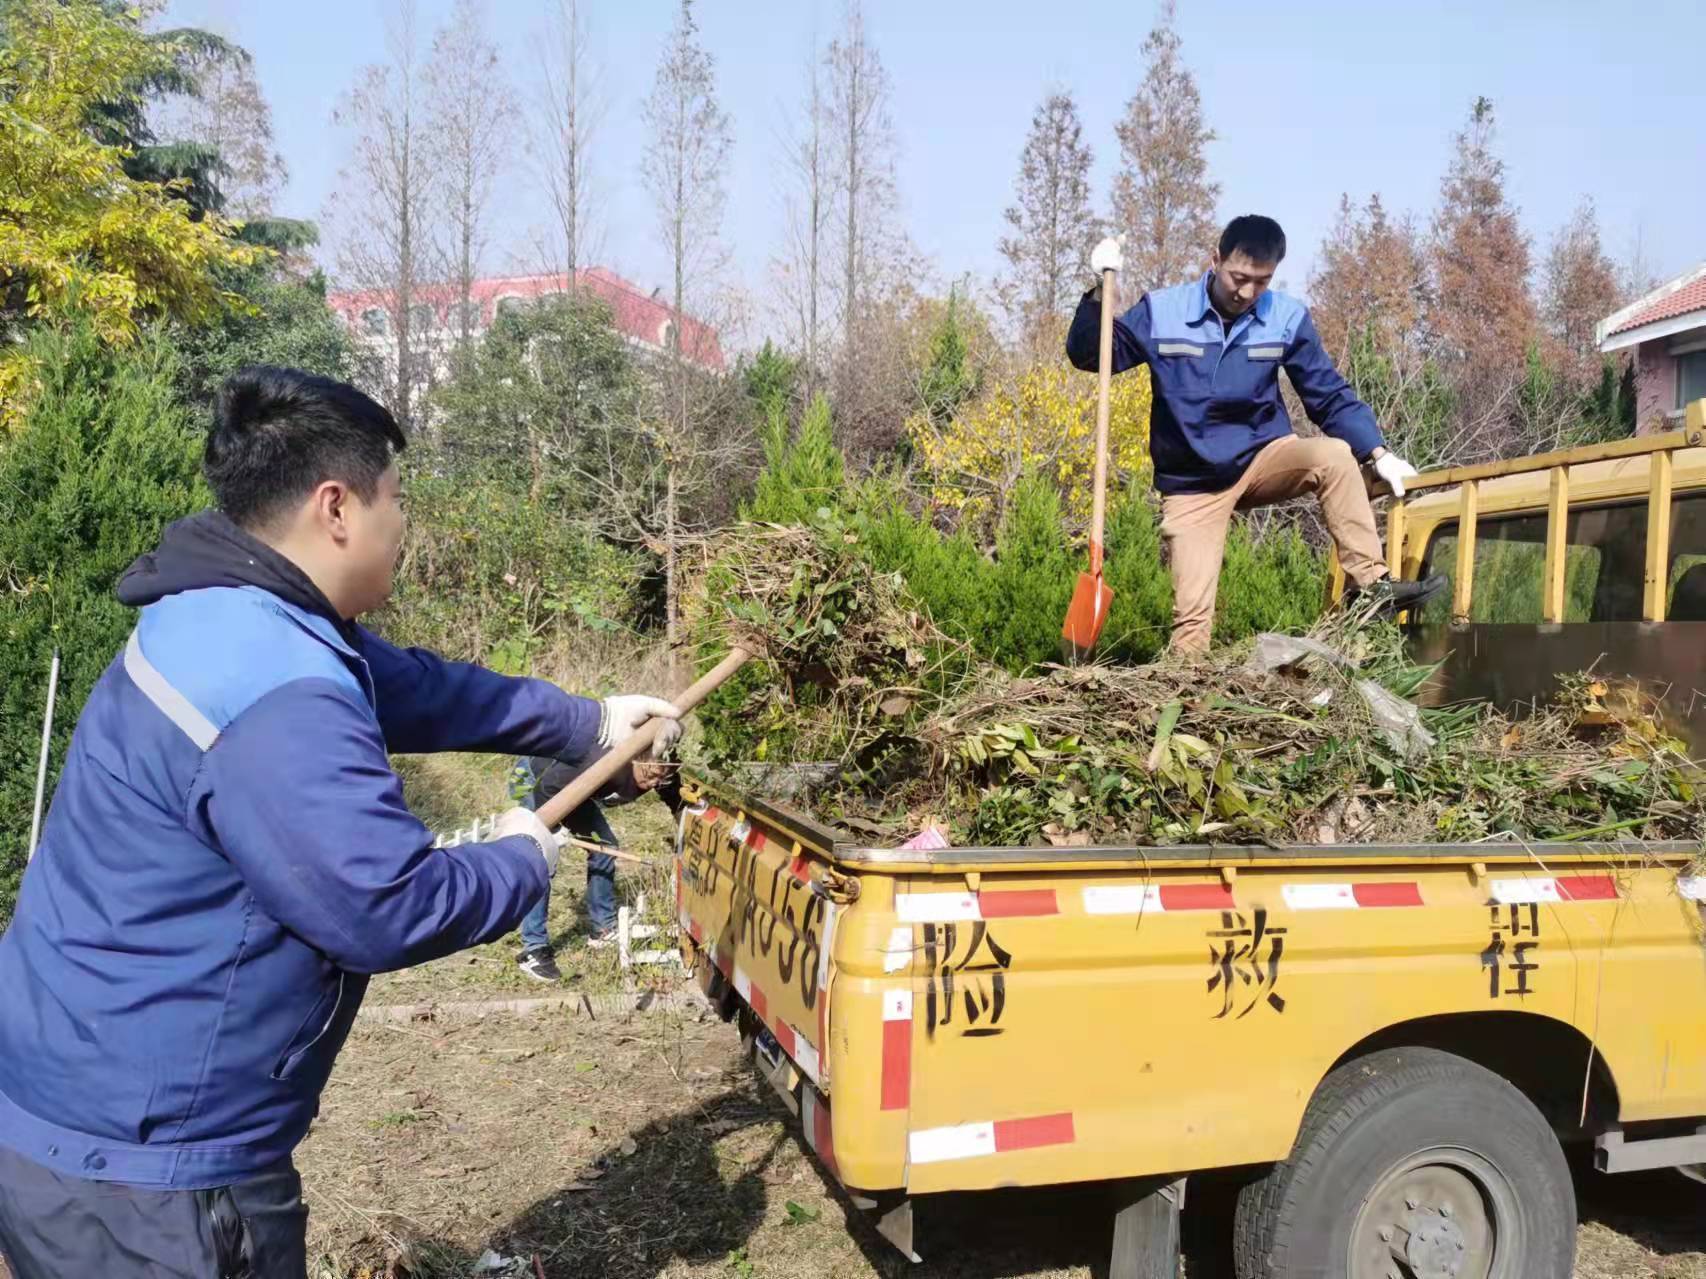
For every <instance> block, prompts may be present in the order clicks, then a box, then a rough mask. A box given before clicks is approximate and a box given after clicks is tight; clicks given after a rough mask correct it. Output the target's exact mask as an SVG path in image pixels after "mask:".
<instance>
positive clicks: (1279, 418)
mask: <svg viewBox="0 0 1706 1279" xmlns="http://www.w3.org/2000/svg"><path fill="white" fill-rule="evenodd" d="M1213 274H1214V273H1213V272H1212V271H1211V272H1208V273H1206V274H1205V275H1204V276H1203V277H1202V279H1200V280H1197V281H1196V282H1195V283H1192V284H1179V285H1175V286H1173V287H1172V288H1168V289H1156V290H1155V291H1154V292H1152V293H1146V294H1144V296H1143V297H1142V299H1140V300H1139V302H1138V304H1137V305H1136V306H1134V307H1132V308H1131V310H1129V311H1127V312H1126V313H1125V314H1124V315H1122V316H1119V317H1117V318H1116V319H1115V320H1114V367H1113V371H1114V372H1115V373H1121V372H1124V371H1125V370H1126V369H1129V368H1133V367H1135V366H1137V365H1139V364H1147V365H1148V366H1149V377H1150V384H1151V386H1152V388H1153V390H1154V398H1153V399H1152V400H1151V403H1150V410H1149V453H1150V457H1151V458H1152V459H1153V460H1154V464H1155V487H1156V488H1158V489H1159V490H1161V492H1163V493H1218V492H1220V491H1221V490H1222V489H1227V488H1230V487H1231V486H1232V485H1234V484H1236V483H1237V482H1238V479H1239V477H1240V476H1242V475H1243V474H1244V470H1245V468H1246V467H1248V466H1249V465H1250V462H1251V459H1253V458H1254V457H1255V456H1256V454H1257V453H1258V452H1259V451H1260V450H1261V449H1262V447H1263V446H1264V445H1266V444H1271V443H1272V442H1273V441H1275V440H1277V439H1280V438H1281V437H1282V436H1286V435H1290V434H1291V419H1290V417H1288V416H1287V414H1286V411H1285V402H1284V401H1283V400H1282V399H1281V398H1280V389H1279V371H1280V370H1281V369H1282V368H1283V369H1284V370H1285V371H1286V374H1287V376H1289V377H1290V378H1291V384H1292V386H1293V387H1294V388H1295V389H1296V391H1297V395H1298V398H1299V399H1300V400H1302V401H1303V407H1304V409H1305V411H1307V412H1308V414H1309V420H1310V421H1311V422H1313V423H1315V425H1316V426H1318V427H1320V428H1321V429H1322V430H1323V431H1325V432H1326V433H1327V434H1328V435H1331V436H1334V437H1336V438H1337V439H1341V440H1343V441H1344V442H1345V443H1346V444H1348V445H1350V446H1351V451H1352V452H1353V453H1355V454H1356V456H1357V459H1358V460H1359V461H1363V460H1366V459H1367V458H1368V455H1369V454H1370V453H1372V452H1374V450H1375V449H1377V448H1379V447H1380V445H1381V443H1382V441H1381V437H1380V428H1379V427H1378V426H1376V425H1375V421H1374V414H1373V412H1371V411H1370V409H1369V407H1368V405H1366V404H1364V403H1363V402H1362V401H1361V400H1359V399H1358V398H1357V395H1356V392H1355V391H1353V390H1351V387H1350V383H1348V382H1346V381H1345V379H1344V378H1343V377H1341V376H1340V375H1339V371H1338V369H1336V368H1334V367H1333V361H1332V360H1331V359H1330V358H1329V357H1328V355H1327V352H1326V350H1325V349H1323V347H1322V346H1321V335H1320V334H1318V333H1317V332H1316V331H1315V322H1314V321H1313V320H1311V319H1310V318H1309V308H1308V307H1306V306H1304V305H1303V303H1301V302H1299V301H1298V300H1297V299H1296V298H1293V297H1288V296H1287V295H1285V294H1284V293H1272V292H1269V293H1264V294H1262V296H1261V297H1259V298H1258V299H1256V305H1255V306H1253V307H1251V308H1250V310H1249V311H1247V312H1245V313H1244V314H1243V315H1241V316H1239V317H1238V318H1237V319H1236V320H1235V321H1233V322H1232V323H1231V324H1230V325H1228V324H1227V323H1226V322H1225V321H1224V320H1222V319H1221V317H1220V313H1219V312H1217V311H1216V310H1215V309H1214V306H1213V304H1212V303H1211V302H1210V301H1209V295H1208V285H1209V279H1210V278H1211V277H1212V275H1213ZM1101 309H1102V305H1101V301H1100V299H1099V298H1098V297H1097V295H1096V290H1094V289H1092V290H1091V291H1090V292H1089V293H1086V294H1085V295H1084V297H1083V299H1082V300H1081V301H1080V302H1079V303H1078V311H1077V313H1076V314H1075V315H1074V316H1073V317H1072V327H1071V329H1070V330H1068V332H1067V335H1066V354H1067V358H1068V359H1070V360H1071V361H1072V363H1073V364H1074V365H1075V366H1076V367H1078V368H1080V369H1087V370H1090V371H1092V372H1093V371H1094V370H1095V368H1096V346H1097V342H1098V337H1099V333H1098V329H1099V325H1100V323H1101Z"/></svg>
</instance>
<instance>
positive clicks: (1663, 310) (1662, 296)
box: [1594, 262, 1706, 435]
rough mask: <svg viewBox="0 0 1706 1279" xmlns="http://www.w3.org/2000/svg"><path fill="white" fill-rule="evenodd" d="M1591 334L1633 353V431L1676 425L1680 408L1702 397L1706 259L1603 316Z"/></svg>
mask: <svg viewBox="0 0 1706 1279" xmlns="http://www.w3.org/2000/svg"><path fill="white" fill-rule="evenodd" d="M1594 338H1595V340H1596V341H1597V342H1598V343H1599V349H1600V350H1601V351H1605V352H1611V351H1628V350H1632V351H1633V353H1634V359H1635V431H1636V433H1637V434H1639V435H1648V434H1651V433H1653V432H1656V431H1669V430H1674V429H1676V428H1677V427H1680V426H1681V425H1682V419H1683V411H1684V409H1685V408H1686V407H1687V406H1688V405H1689V404H1692V403H1693V402H1694V401H1695V400H1706V262H1702V263H1701V264H1700V265H1699V266H1697V267H1695V268H1694V269H1693V270H1692V271H1688V272H1685V273H1684V274H1682V275H1679V276H1677V278H1676V279H1674V280H1672V281H1670V282H1669V283H1668V284H1661V285H1660V286H1659V287H1658V288H1656V289H1654V290H1653V291H1652V292H1651V293H1649V294H1647V295H1646V296H1645V297H1641V298H1637V299H1636V300H1635V301H1633V302H1631V303H1630V304H1629V305H1628V306H1626V307H1624V308H1623V309H1622V310H1621V311H1617V312H1614V313H1613V314H1611V315H1608V316H1606V317H1605V319H1603V320H1601V321H1600V322H1599V324H1598V325H1596V326H1595V328H1594Z"/></svg>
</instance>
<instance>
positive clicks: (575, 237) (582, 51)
mask: <svg viewBox="0 0 1706 1279" xmlns="http://www.w3.org/2000/svg"><path fill="white" fill-rule="evenodd" d="M541 64H542V65H541V70H542V79H543V87H544V93H543V95H542V99H541V103H540V105H541V108H542V109H541V113H540V114H541V118H540V128H541V132H542V133H543V134H544V139H545V146H544V148H543V150H544V165H545V185H546V189H547V190H548V191H549V192H550V194H551V207H552V208H553V209H554V210H555V211H556V214H557V222H558V225H559V226H560V227H561V228H562V233H563V241H562V247H563V269H564V271H566V272H567V274H568V278H569V287H570V288H571V289H573V288H575V287H576V275H575V272H576V271H577V270H578V269H579V268H580V267H582V266H583V265H585V264H586V263H588V262H590V261H591V260H592V258H593V257H594V256H595V254H596V253H597V244H598V236H597V231H596V229H595V228H594V226H593V217H592V214H593V168H592V163H591V161H592V151H593V145H594V141H595V139H596V137H597V134H598V130H599V126H600V125H601V124H602V123H603V120H604V110H605V100H604V96H603V74H602V71H601V69H600V68H599V66H598V64H597V62H596V61H595V60H594V58H593V55H592V49H591V41H590V31H589V29H588V24H587V21H586V18H585V16H584V15H583V13H582V12H581V3H580V0H556V4H555V6H554V7H553V9H552V12H551V20H550V22H549V24H548V30H547V34H546V39H545V43H544V47H543V52H542V56H541Z"/></svg>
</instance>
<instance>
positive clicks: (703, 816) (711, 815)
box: [699, 804, 723, 825]
mask: <svg viewBox="0 0 1706 1279" xmlns="http://www.w3.org/2000/svg"><path fill="white" fill-rule="evenodd" d="M722 815H723V813H722V810H721V809H719V808H713V807H712V806H711V805H709V804H707V805H705V811H704V812H702V813H700V814H699V820H700V821H702V822H704V823H705V824H706V825H710V824H711V823H712V822H714V821H716V820H717V819H718V818H719V817H721V816H722Z"/></svg>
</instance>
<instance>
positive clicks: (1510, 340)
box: [1431, 97, 1535, 452]
mask: <svg viewBox="0 0 1706 1279" xmlns="http://www.w3.org/2000/svg"><path fill="white" fill-rule="evenodd" d="M1493 137H1494V126H1493V104H1492V102H1491V101H1489V100H1488V99H1486V98H1484V97H1483V98H1477V99H1476V100H1475V103H1474V105H1473V106H1472V107H1471V108H1470V112H1469V123H1468V126H1467V127H1466V128H1465V129H1464V131H1463V132H1462V133H1460V134H1458V135H1457V151H1456V154H1455V155H1454V156H1453V158H1452V162H1451V167H1450V169H1449V170H1448V171H1447V173H1446V176H1445V181H1444V184H1443V186H1442V189H1441V192H1440V207H1439V210H1438V212H1437V213H1436V214H1435V215H1434V225H1433V242H1432V245H1431V252H1432V269H1433V288H1434V296H1435V305H1434V308H1433V316H1432V324H1433V328H1434V330H1435V331H1436V333H1437V334H1438V337H1439V340H1440V343H1441V348H1442V356H1443V358H1444V359H1445V360H1446V361H1448V365H1447V367H1448V369H1449V371H1450V372H1451V375H1452V380H1453V382H1454V383H1455V384H1456V385H1457V387H1458V392H1459V400H1460V405H1461V411H1462V414H1463V426H1464V428H1465V430H1466V432H1467V435H1468V437H1469V442H1470V446H1471V447H1472V449H1473V450H1474V451H1478V452H1498V451H1503V450H1506V449H1508V448H1509V447H1511V446H1512V442H1511V441H1509V440H1508V439H1505V438H1503V435H1502V426H1501V422H1502V419H1503V418H1504V416H1505V414H1506V410H1507V408H1508V407H1509V404H1510V401H1511V397H1512V394H1513V393H1514V388H1515V386H1516V384H1517V382H1518V381H1519V380H1520V379H1521V378H1522V377H1523V376H1524V371H1525V369H1526V367H1527V358H1528V347H1529V344H1530V342H1531V341H1532V340H1533V337H1534V333H1535V315H1534V302H1533V299H1532V298H1531V296H1530V295H1529V290H1528V278H1529V251H1528V237H1527V236H1526V235H1524V234H1523V231H1522V227H1521V225H1520V223H1519V222H1518V220H1517V211H1516V209H1514V208H1513V207H1512V206H1511V205H1510V203H1509V202H1508V201H1507V199H1506V197H1505V166H1504V162H1503V161H1502V160H1500V159H1499V158H1498V156H1497V155H1496V154H1495V153H1494V151H1493Z"/></svg>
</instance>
